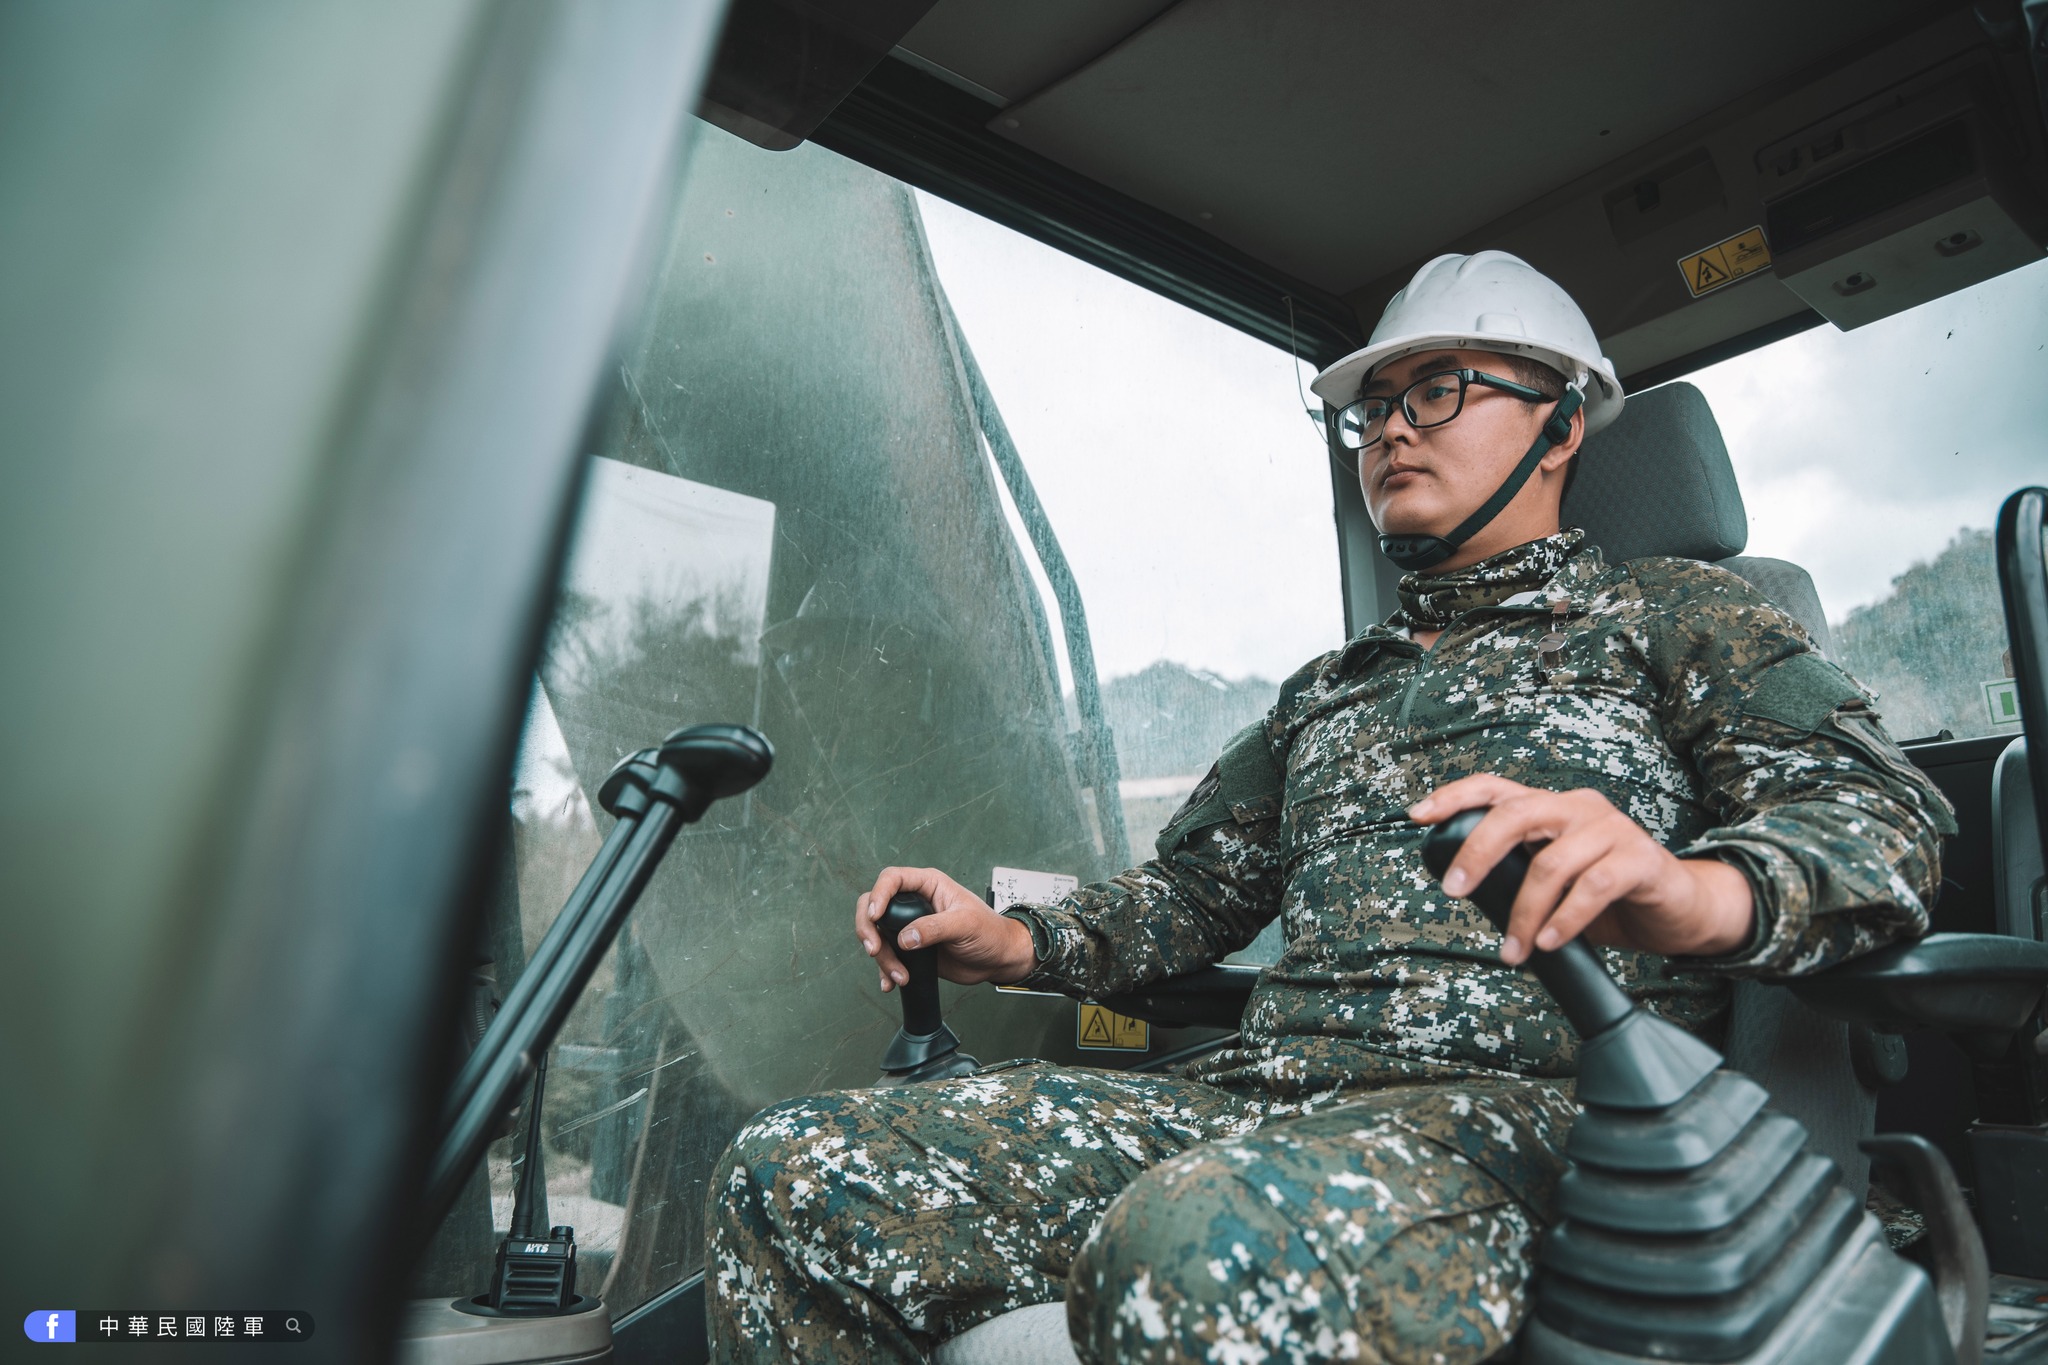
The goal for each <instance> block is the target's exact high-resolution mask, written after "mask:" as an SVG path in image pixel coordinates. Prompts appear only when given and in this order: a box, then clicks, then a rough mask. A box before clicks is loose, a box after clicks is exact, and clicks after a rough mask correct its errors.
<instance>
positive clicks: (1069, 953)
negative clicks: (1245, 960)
mask: <svg viewBox="0 0 2048 1365" xmlns="http://www.w3.org/2000/svg"><path fill="white" fill-rule="evenodd" d="M1269 724H1270V717H1269V718H1268V720H1266V721H1260V722H1258V723H1256V724H1254V725H1251V726H1249V727H1247V728H1246V729H1244V730H1241V731H1239V732H1238V733H1237V735H1235V736H1234V737H1233V738H1232V739H1231V741H1230V742H1229V743H1228V744H1227V745H1225V746H1224V749H1223V755H1222V757H1221V758H1219V759H1218V760H1217V761H1216V763H1215V764H1214V765H1213V766H1212V767H1211V768H1210V769H1209V772H1208V775H1207V776H1206V777H1204V778H1203V779H1202V782H1201V785H1199V786H1197V787H1196V788H1195V790H1194V793H1193V794H1192V795H1191V796H1189V797H1188V799H1187V802H1186V804H1184V805H1183V806H1182V807H1181V808H1180V810H1179V811H1177V812H1176V813H1175V814H1174V817H1173V819H1172V820H1170V821H1168V822H1167V825H1166V828H1165V829H1163V830H1161V831H1160V834H1159V840H1158V844H1157V846H1156V851H1157V856H1156V857H1154V858H1153V859H1152V860H1151V861H1149V862H1146V863H1144V864H1142V865H1140V866H1138V867H1134V868H1132V869H1131V870H1129V871H1128V872H1124V873H1121V874H1119V875H1118V876H1115V877H1112V878H1110V879H1109V880H1108V881H1106V882H1097V883H1095V884H1093V885H1090V886H1084V887H1081V888H1080V889H1079V890H1077V891H1074V892H1073V893H1071V894H1070V895H1068V896H1066V897H1064V898H1063V899H1061V900H1059V901H1058V902H1056V903H1054V904H1050V905H1032V904H1025V905H1019V906H1013V907H1011V908H1010V909H1009V910H1007V911H1005V912H1004V913H1005V914H1007V915H1009V916H1011V917H1012V918H1014V919H1018V920H1021V921H1023V922H1024V924H1025V925H1026V926H1028V927H1029V928H1030V930H1031V940H1032V944H1033V946H1034V947H1035V948H1036V949H1037V952H1038V967H1037V969H1036V970H1035V971H1034V972H1033V973H1032V974H1031V975H1030V976H1028V977H1026V978H1025V979H1024V980H1023V981H1021V982H1019V983H1018V984H1020V985H1024V986H1029V987H1031V988H1033V989H1036V990H1053V991H1060V992H1062V993H1064V994H1067V995H1077V996H1084V997H1085V996H1102V995H1113V994H1115V993H1117V992H1118V991H1126V990H1131V989H1133V988H1135V987H1138V986H1143V985H1148V984H1150V983H1152V982H1154V981H1161V980H1164V979H1165V978H1167V977H1169V976H1177V975H1179V974H1180V973H1182V972H1191V971H1194V970H1195V969H1197V968H1199V967H1206V966H1208V965H1210V964H1211V963H1213V962H1216V961H1217V960H1219V959H1220V958H1222V957H1223V956H1224V955H1225V954H1226V953H1231V952H1234V951H1236V950H1237V949H1239V948H1242V947H1244V946H1245V945H1246V944H1247V943H1250V942H1251V941H1252V940H1253V939H1254V938H1256V937H1257V936H1258V933H1259V930H1261V929H1262V928H1264V927H1265V926H1266V924H1267V923H1268V922H1270V921H1271V920H1272V918H1273V916H1274V915H1275V914H1276V913H1277V912H1278V907H1279V897H1280V884H1281V867H1280V864H1281V859H1280V853H1279V845H1280V805H1281V798H1282V789H1283V787H1284V785H1285V781H1286V779H1285V773H1284V770H1283V769H1282V767H1281V765H1280V763H1279V760H1278V759H1277V758H1276V757H1275V756H1274V753H1273V749H1272V746H1271V743H1270V740H1269V738H1268V736H1269V729H1268V726H1269Z"/></svg>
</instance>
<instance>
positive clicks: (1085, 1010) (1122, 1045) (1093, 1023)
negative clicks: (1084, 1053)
mask: <svg viewBox="0 0 2048 1365" xmlns="http://www.w3.org/2000/svg"><path fill="white" fill-rule="evenodd" d="M1075 1033H1076V1037H1075V1042H1077V1043H1078V1044H1079V1045H1080V1046H1082V1047H1096V1048H1111V1049H1114V1050H1115V1051H1118V1052H1144V1051H1146V1050H1148V1049H1149V1048H1151V1046H1152V1026H1151V1025H1150V1024H1148V1023H1146V1022H1145V1021H1144V1020H1143V1019H1133V1018H1131V1017H1130V1016H1129V1015H1126V1014H1118V1013H1117V1012H1116V1011H1115V1010H1112V1009H1106V1008H1104V1007H1103V1006H1101V1005H1083V1006H1081V1017H1080V1019H1079V1020H1078V1021H1076V1026H1075Z"/></svg>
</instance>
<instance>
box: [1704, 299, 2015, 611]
mask: <svg viewBox="0 0 2048 1365" xmlns="http://www.w3.org/2000/svg"><path fill="white" fill-rule="evenodd" d="M1734 287H1735V288H1741V287H1742V286H1740V285H1736V286H1734ZM1691 379H1692V382H1694V383H1696V384H1698V385H1699V386H1700V389H1701V390H1702V391H1703V392H1704V393H1705V394H1706V395H1707V398H1708V401H1710V402H1711V403H1712V404H1713V406H1714V412H1715V414H1716V415H1717V416H1718V417H1719V418H1720V421H1721V429H1722V434H1723V435H1724V436H1725V437H1726V438H1727V441H1728V454H1729V457H1730V459H1732V460H1733V461H1734V463H1735V473H1736V477H1737V478H1738V479H1739V480H1740V482H1741V484H1742V499H1743V504H1744V506H1746V507H1747V508H1748V510H1749V525H1750V539H1749V549H1748V553H1750V554H1753V555H1775V556H1777V557H1778V558H1780V559H1789V560H1792V561H1794V562H1795V563H1798V564H1802V565H1804V566H1805V567H1806V570H1807V572H1809V573H1811V574H1812V575H1813V579H1814V584H1815V586H1816V587H1818V588H1819V589H1820V598H1821V603H1822V605H1823V606H1825V607H1826V608H1827V612H1828V616H1829V618H1830V619H1832V620H1837V621H1839V620H1840V619H1841V618H1842V617H1843V616H1844V615H1846V614H1847V613H1848V611H1849V610H1850V609H1851V608H1853V607H1858V606H1862V605H1864V604H1865V603H1868V602H1873V601H1876V600H1877V599H1879V598H1881V597H1884V596H1885V595H1886V594H1888V593H1889V592H1890V591H1891V580H1892V579H1893V578H1895V577H1896V576H1898V575H1899V574H1901V573H1903V572H1905V570H1906V569H1907V568H1909V567H1910V566H1911V565H1912V564H1913V563H1914V562H1915V561H1917V560H1925V559H1929V558H1931V557H1933V556H1934V555H1935V554H1937V553H1939V552H1940V550H1941V547H1942V546H1943V545H1945V544H1947V543H1948V542H1949V541H1950V540H1951V539H1952V538H1954V536H1955V533H1956V531H1957V530H1959V529H1960V528H1962V527H1965V526H1974V527H1989V526H1991V525H1992V524H1993V523H1994V522H1995V521H1996V519H1997V516H1998V506H1999V504H2000V503H2001V502H2003V501H2004V500H2005V497H2006V495H2007V494H2009V493H2011V492H2012V491H2013V490H2014V489H2016V488H2019V487H2021V486H2022V485H2025V484H2029V483H2041V482H2044V481H2048V261H2044V262H2037V263H2036V264H2034V265H2030V266H2027V267H2025V268H2023V269H2020V270H2016V271H2013V272H2011V273H2009V274H2006V275H2003V276H2001V277H1999V278H1997V279H1995V280H1990V281H1987V282H1986V283H1984V284H1980V285H1977V286H1976V287H1974V288H1971V289H1966V290H1963V291H1962V292H1960V293H1956V294H1951V295H1949V296H1948V297H1947V298H1943V299H1936V300H1935V301H1934V302H1932V303H1929V304H1925V305H1922V306H1921V307H1919V308H1916V309H1913V310H1911V311H1909V312H1905V313H1900V314H1898V315H1896V316H1894V317H1889V318H1885V319H1883V320H1882V321H1879V322H1873V323H1871V324H1870V325H1869V326H1867V327H1859V328H1858V329H1856V330H1855V331H1853V332H1839V331H1836V330H1835V329H1834V328H1833V327H1832V326H1827V325H1823V326H1820V327H1816V328H1814V329H1813V330H1811V331H1808V332H1803V333H1801V334H1800V335H1798V336H1796V337H1790V338H1788V339H1786V340H1784V341H1781V342H1778V343H1777V344H1776V345H1773V346H1767V347H1764V348H1763V349H1761V350H1757V351H1752V352H1750V353H1749V354H1748V355H1745V356H1738V357H1737V358H1736V359H1734V360H1730V361H1725V362H1723V363H1722V364H1719V365H1716V366H1713V367H1712V368H1710V369H1706V370H1702V371H1700V372H1699V373H1697V374H1695V375H1693V376H1691Z"/></svg>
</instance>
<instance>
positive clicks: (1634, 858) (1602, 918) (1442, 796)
mask: <svg viewBox="0 0 2048 1365" xmlns="http://www.w3.org/2000/svg"><path fill="white" fill-rule="evenodd" d="M1476 806H1485V807H1488V808H1489V809H1488V812H1487V816H1486V818H1485V819H1484V820H1481V821H1480V822H1479V825H1478V827H1477V828H1476V829H1474V830H1473V831H1472V834H1471V836H1470V837H1469V838H1467V839H1466V840H1465V846H1464V847H1463V848H1462V849H1460V850H1459V851H1458V856H1457V857H1456V858H1455V859H1454V860H1453V861H1452V863H1451V865H1450V867H1449V868H1447V869H1446V870H1445V872H1444V883H1443V884H1444V891H1445V892H1446V893H1447V894H1449V895H1452V896H1466V895H1470V894H1471V892H1472V889H1473V888H1474V887H1476V886H1478V885H1479V884H1480V883H1481V882H1483V881H1485V880H1486V874H1487V873H1489V872H1491V871H1493V867H1494V864H1495V863H1497V862H1499V861H1500V860H1501V858H1502V856H1504V855H1505V854H1506V853H1507V851H1508V850H1509V849H1511V848H1513V847H1514V846H1515V845H1517V844H1533V845H1541V847H1540V848H1537V849H1535V850H1532V856H1531V858H1530V860H1529V875H1528V877H1527V878H1526V879H1525V880H1524V881H1523V882H1522V890H1521V894H1519V895H1517V896H1516V897H1515V906H1514V911H1513V913H1512V914H1511V915H1510V916H1509V917H1508V929H1507V935H1506V937H1505V938H1504V939H1503V941H1502V943H1501V949H1500V958H1501V961H1503V962H1505V963H1508V964H1509V965H1510V966H1513V965H1515V964H1517V963H1519V962H1521V961H1522V960H1523V959H1525V958H1526V957H1528V955H1529V945H1530V944H1532V943H1533V944H1534V945H1535V946H1536V947H1538V948H1541V949H1543V950H1544V951H1545V952H1549V951H1551V950H1553V949H1555V948H1557V947H1559V946H1560V945H1562V944H1564V943H1567V942H1569V941H1570V940H1572V939H1574V938H1576V937H1578V936H1579V935H1580V934H1581V933H1583V934H1584V935H1585V936H1586V938H1587V939H1588V941H1590V942H1593V943H1602V944H1607V945H1609V946H1611V947H1617V948H1636V949H1641V950H1642V951H1645V952H1652V953H1662V954H1665V955H1667V956H1668V955H1671V954H1677V953H1685V954H1696V955H1702V956H1712V955H1715V954H1719V953H1729V952H1733V951H1734V950H1735V949H1737V948H1740V947H1741V946H1742V945H1743V944H1745V943H1747V942H1749V937H1750V933H1751V930H1752V929H1753V927H1754V925H1755V922H1756V907H1755V903H1754V898H1753V897H1752V896H1751V894H1750V889H1749V879H1748V878H1747V877H1745V876H1743V875H1742V873H1740V872H1738V871H1737V870H1736V869H1735V868H1733V867H1730V866H1729V865H1728V864H1726V863H1724V862H1720V861H1718V860H1715V859H1711V858H1675V857H1673V856H1672V855H1671V852H1670V851H1669V850H1668V849H1666V848H1665V847H1664V846H1663V845H1662V844H1660V843H1658V842H1657V841H1656V840H1655V839H1653V838H1652V837H1650V832H1649V831H1648V830H1646V829H1644V828H1643V827H1642V826H1641V825H1639V824H1637V823H1636V822H1635V821H1633V820H1631V819H1629V818H1628V817H1627V816H1626V815H1623V814H1622V813H1621V812H1620V811H1618V810H1616V809H1615V808H1614V804H1613V803H1612V802H1610V801H1609V800H1608V799H1607V798H1606V797H1604V796H1602V795H1601V794H1600V793H1599V792H1596V791H1590V790H1580V791H1570V792H1548V791H1540V790H1538V789H1537V788H1535V787H1525V786H1523V785H1522V784H1521V783H1519V782H1510V781H1509V780H1508V779H1506V778H1505V777H1495V776H1493V775H1492V774H1490V773H1482V774H1480V775H1479V776H1477V777H1465V778H1460V779H1459V780H1457V781H1456V782H1451V783H1447V784H1446V785H1444V786H1442V787H1439V788H1437V789H1436V790H1435V791H1433V792H1431V793H1430V794H1429V795H1428V796H1426V797H1424V798H1423V799H1422V800H1420V801H1418V802H1417V803H1416V804H1415V805H1414V806H1413V807H1412V808H1411V809H1410V810H1409V812H1408V817H1409V818H1410V819H1411V820H1414V821H1415V822H1416V823H1418V824H1424V825H1434V824H1437V823H1438V822H1440V821H1443V820H1448V819H1450V818H1451V817H1452V816H1453V815H1456V814H1457V813H1458V812H1459V811H1464V810H1471V809H1473V808H1474V807H1476Z"/></svg>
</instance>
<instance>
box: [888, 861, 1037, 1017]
mask: <svg viewBox="0 0 2048 1365" xmlns="http://www.w3.org/2000/svg"><path fill="white" fill-rule="evenodd" d="M906 891H908V892H912V893H914V894H916V895H920V896H923V897H924V898H925V899H926V900H928V901H930V902H931V904H932V909H933V910H934V911H935V912H936V913H934V914H930V915H926V916H925V917H924V918H923V919H920V920H919V921H918V922H917V923H916V924H914V925H912V926H911V927H910V928H908V929H905V930H904V931H903V939H904V944H903V946H904V947H906V948H937V949H938V950H939V975H940V976H942V977H944V978H945V979H946V980H948V981H956V982H958V983H959V984H961V985H963V986H972V985H974V984H975V983H977V982H981V981H994V982H996V983H997V984H999V985H1008V984H1009V983H1011V982H1013V981H1022V980H1023V979H1024V978H1025V977H1027V976H1029V975H1030V974H1031V970H1032V968H1034V967H1036V966H1037V965H1038V955H1037V953H1036V951H1035V950H1034V949H1033V948H1032V946H1031V931H1030V930H1029V929H1027V928H1025V927H1024V926H1023V925H1022V924H1020V923H1018V922H1017V921H1016V920H1013V919H1005V918H1004V917H1003V916H1001V915H998V914H997V913H996V912H995V911H993V910H991V909H990V908H989V906H988V902H987V901H984V900H983V899H982V898H981V897H979V896H977V895H975V894H974V893H973V892H972V891H969V890H968V889H967V888H966V887H964V886H962V885H960V883H958V882H956V881H954V880H953V879H952V878H951V877H948V876H947V875H946V874H945V873H943V872H941V871H939V870H938V869H937V868H935V867H885V868H883V869H882V875H881V876H879V877H877V878H875V887H874V890H872V891H869V892H867V893H866V894H865V895H863V896H862V897H861V898H860V899H859V900H857V901H855V902H854V906H853V931H854V933H855V934H857V935H859V937H860V942H861V946H862V947H864V948H866V949H867V951H868V956H869V957H871V958H873V959H874V960H875V965H876V966H878V967H880V968H881V969H882V989H883V990H884V991H889V990H894V989H895V988H896V987H897V986H900V985H902V984H903V983H904V982H906V981H908V980H910V973H908V972H907V971H905V970H904V968H903V963H902V962H901V961H899V960H898V959H897V957H896V949H895V946H894V945H893V944H888V943H884V942H883V941H882V933H881V930H879V929H877V928H876V927H875V921H876V920H878V919H880V918H881V917H882V912H883V911H884V910H887V909H888V908H889V902H890V901H891V900H893V899H894V898H895V897H896V896H898V895H900V894H902V893H903V892H906ZM913 939H914V940H915V941H912V940H913Z"/></svg>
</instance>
